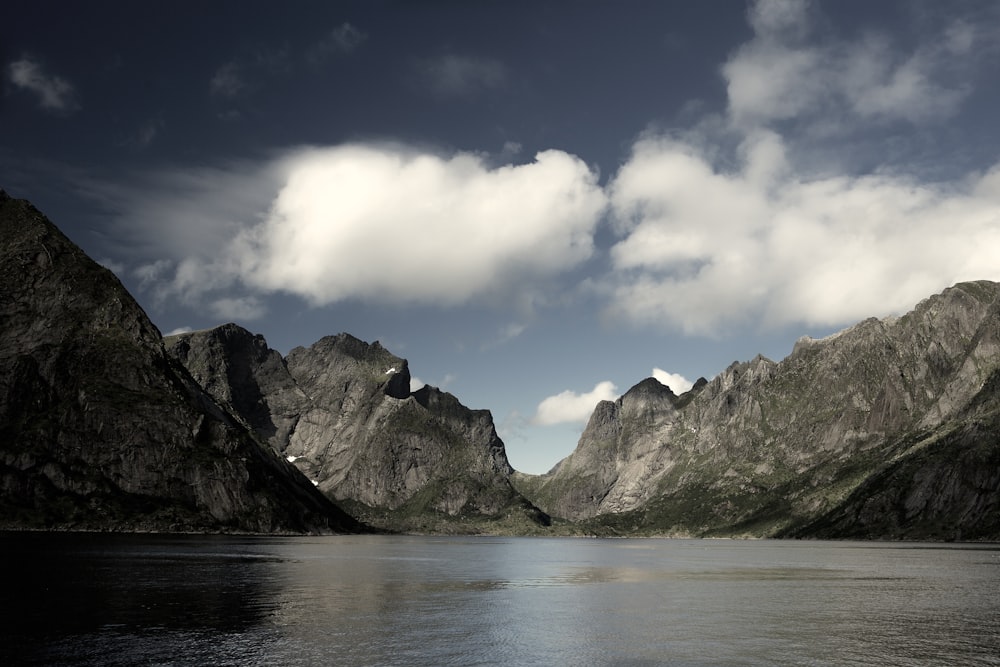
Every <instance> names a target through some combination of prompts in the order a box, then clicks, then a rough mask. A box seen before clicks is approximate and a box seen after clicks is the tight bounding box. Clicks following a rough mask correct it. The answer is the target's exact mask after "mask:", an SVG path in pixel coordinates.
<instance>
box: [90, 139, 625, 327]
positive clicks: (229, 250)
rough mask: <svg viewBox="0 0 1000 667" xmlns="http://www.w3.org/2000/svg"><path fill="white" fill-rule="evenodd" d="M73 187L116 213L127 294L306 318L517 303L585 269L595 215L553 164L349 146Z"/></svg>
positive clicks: (585, 187)
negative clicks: (130, 271) (323, 313)
mask: <svg viewBox="0 0 1000 667" xmlns="http://www.w3.org/2000/svg"><path fill="white" fill-rule="evenodd" d="M86 189H87V192H88V193H89V194H90V195H91V196H93V197H95V198H97V199H99V200H100V201H101V202H102V203H103V204H104V205H105V206H107V207H108V208H109V209H111V210H114V211H117V213H118V214H117V216H116V219H117V220H118V227H119V228H118V229H117V230H116V237H118V238H120V243H121V245H122V247H123V248H128V249H129V252H130V254H131V255H132V256H133V257H137V258H138V260H139V262H140V263H141V266H140V268H139V269H134V272H135V275H136V276H137V277H139V278H140V280H141V281H142V286H143V287H144V288H145V289H147V290H150V291H153V292H154V296H156V297H157V298H168V297H169V298H179V299H180V300H181V301H182V302H184V303H187V304H188V305H190V306H193V307H195V306H198V305H199V304H204V303H207V302H209V301H210V300H211V299H213V298H218V297H219V296H220V294H219V292H227V291H228V290H231V289H234V288H239V289H240V291H241V293H243V294H246V293H247V290H250V291H251V292H256V293H258V294H259V293H265V292H275V291H281V292H287V293H292V294H296V295H299V296H301V297H302V298H304V299H306V300H308V301H309V302H310V303H311V304H313V305H324V304H330V303H333V302H337V301H342V300H348V299H367V300H369V301H373V302H382V303H402V302H414V303H424V304H439V305H455V304H460V303H464V302H468V301H470V300H473V299H478V298H491V299H495V298H500V299H502V300H505V301H510V300H517V299H519V298H521V296H522V293H524V292H528V291H530V290H532V289H535V288H537V287H538V286H539V285H541V284H543V283H544V281H545V280H547V279H549V278H551V277H554V276H559V275H561V274H562V273H564V272H565V271H567V270H569V269H572V268H574V267H576V266H578V265H579V264H580V263H582V262H584V261H586V260H587V259H589V258H590V257H591V256H592V254H593V250H594V248H593V234H594V231H595V228H596V226H597V224H598V222H599V220H600V219H601V216H602V215H603V213H604V211H605V209H606V205H607V198H606V196H605V194H604V192H603V190H602V189H601V188H600V186H599V185H598V184H597V175H596V173H594V172H592V171H591V170H590V169H589V168H588V167H587V165H585V164H584V163H583V162H582V161H581V160H579V159H578V158H576V157H574V156H572V155H569V154H567V153H563V152H560V151H545V152H543V153H539V154H538V155H537V156H536V158H535V160H534V161H532V162H530V163H527V164H520V165H503V166H499V167H493V166H490V164H489V163H488V160H487V158H485V157H482V156H478V155H472V154H466V153H459V154H456V155H453V156H450V157H446V156H440V155H435V154H431V153H427V152H420V151H417V150H415V149H410V148H406V147H402V146H386V145H361V144H355V145H344V146H337V147H333V148H310V149H300V150H294V151H289V152H287V153H285V154H283V155H277V156H274V157H272V158H270V159H266V160H263V161H261V162H256V163H254V162H247V161H245V162H233V163H230V164H222V165H219V166H215V167H197V168H177V169H172V170H164V171H159V172H156V173H152V174H147V175H145V176H141V177H139V179H138V180H137V182H136V183H135V184H133V185H131V186H122V185H114V186H113V185H108V184H100V183H88V184H87V187H86ZM168 276H169V277H168ZM221 296H230V295H229V294H222V295H221ZM249 311H250V312H256V309H255V308H251V309H249ZM516 326H517V325H514V328H510V329H508V330H506V331H505V332H503V333H504V334H505V335H507V336H513V335H515V334H517V333H519V332H518V331H517V330H516Z"/></svg>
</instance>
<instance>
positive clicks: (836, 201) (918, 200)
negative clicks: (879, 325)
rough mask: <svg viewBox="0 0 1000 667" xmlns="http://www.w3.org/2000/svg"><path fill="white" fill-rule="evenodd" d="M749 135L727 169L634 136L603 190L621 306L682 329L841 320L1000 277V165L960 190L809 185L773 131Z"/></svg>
mask: <svg viewBox="0 0 1000 667" xmlns="http://www.w3.org/2000/svg"><path fill="white" fill-rule="evenodd" d="M748 141H749V142H750V143H751V146H750V147H749V148H748V149H747V150H746V151H744V158H745V159H744V163H743V164H742V165H741V166H740V167H739V168H737V169H736V170H735V171H731V172H723V171H721V170H720V169H719V168H717V167H715V166H714V165H713V164H712V163H711V162H710V160H709V158H708V157H707V156H705V155H702V154H699V152H698V150H697V149H696V148H694V147H692V146H690V145H687V144H684V143H681V142H677V141H674V140H671V139H664V138H647V139H644V140H642V141H640V142H638V143H637V144H636V146H635V149H634V152H633V155H632V157H631V158H630V159H629V161H628V162H627V163H626V165H625V166H624V167H623V168H622V169H621V171H620V172H619V173H618V174H617V176H616V177H615V179H614V182H613V184H612V187H611V201H612V207H613V210H614V215H615V216H616V218H617V219H618V221H619V225H620V228H621V229H624V230H625V233H624V238H623V239H622V240H621V241H619V242H618V243H617V244H616V245H615V246H614V247H613V248H612V249H611V258H612V263H613V265H614V269H615V272H616V274H615V284H614V287H613V288H612V289H611V292H612V294H613V297H614V305H613V309H614V310H615V311H616V312H618V313H620V314H624V315H626V316H627V317H629V318H630V319H632V320H633V321H636V322H642V323H649V324H658V325H661V326H666V327H669V328H675V329H680V330H682V331H685V332H687V333H690V334H720V333H725V332H727V331H729V330H731V329H732V328H733V327H734V326H735V325H739V324H747V323H749V324H756V325H758V326H767V325H775V326H778V325H784V324H788V323H792V322H804V323H808V324H814V325H838V324H844V323H848V322H851V321H855V320H857V319H860V318H863V317H867V316H870V315H877V314H888V313H890V312H899V311H903V310H906V309H908V308H909V307H911V306H913V305H914V304H915V303H916V302H917V301H918V300H919V299H921V298H922V297H924V296H926V295H928V294H930V293H932V292H933V291H936V290H938V289H941V288H942V287H945V286H947V285H949V284H952V283H954V282H956V281H959V280H967V279H980V278H987V279H994V280H997V279H1000V265H998V264H997V263H996V261H995V260H994V259H993V258H996V257H1000V213H998V211H1000V191H998V188H997V185H996V184H997V182H998V181H1000V177H998V174H1000V166H998V167H996V168H994V169H993V170H991V171H990V172H988V173H986V174H983V175H976V176H973V177H971V178H969V179H968V180H967V181H966V182H965V183H962V184H928V183H920V182H918V181H916V180H914V179H910V178H907V177H904V176H896V175H891V174H873V175H868V176H860V177H848V176H833V177H826V178H815V179H813V180H806V179H802V178H800V177H797V176H796V175H795V174H794V171H793V170H789V169H787V168H785V167H783V166H782V160H781V157H780V156H781V154H782V152H783V151H782V150H781V147H782V146H781V143H782V142H781V141H780V139H778V138H777V137H776V136H775V135H770V136H768V137H765V138H763V139H762V138H760V137H753V138H751V139H749V140H748ZM761 163H764V164H766V165H767V167H766V168H762V167H761V166H760V165H761Z"/></svg>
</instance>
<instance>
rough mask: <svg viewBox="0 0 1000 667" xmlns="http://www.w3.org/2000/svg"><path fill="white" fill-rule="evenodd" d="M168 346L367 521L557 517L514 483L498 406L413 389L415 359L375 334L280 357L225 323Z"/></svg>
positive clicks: (452, 522)
mask: <svg viewBox="0 0 1000 667" xmlns="http://www.w3.org/2000/svg"><path fill="white" fill-rule="evenodd" d="M166 344H167V347H168V350H169V351H170V353H171V354H173V355H174V356H175V357H176V358H177V359H178V360H179V361H180V362H181V363H183V364H184V365H185V367H186V368H187V369H188V371H189V372H190V373H191V375H192V376H193V377H194V378H195V379H196V380H197V381H198V382H199V383H201V385H202V386H204V387H205V388H206V389H207V390H208V391H209V392H210V393H211V394H212V395H213V396H214V397H215V398H216V399H217V400H218V401H220V402H221V403H224V404H226V405H228V406H231V407H232V409H233V410H234V411H235V412H237V413H238V414H240V415H241V416H242V417H243V419H245V420H246V422H247V423H248V425H249V426H250V427H251V428H252V429H253V430H254V431H255V432H256V433H257V434H258V435H259V436H260V437H261V438H264V439H266V440H267V442H269V444H270V446H271V447H272V448H273V450H274V451H275V452H279V453H280V454H281V455H282V456H284V457H286V458H287V459H288V460H289V461H292V462H294V465H295V466H297V467H298V468H299V469H300V470H301V471H302V472H303V473H305V474H306V475H307V476H308V477H309V478H310V479H311V480H313V481H314V483H315V484H316V485H317V486H318V487H319V489H320V490H322V491H324V492H326V493H327V494H328V495H330V496H331V497H333V498H336V499H337V500H339V501H343V502H344V503H345V507H349V508H351V509H352V510H353V511H355V512H357V513H358V514H359V515H361V516H363V517H364V518H365V519H366V520H367V521H371V522H373V523H375V524H377V525H380V526H382V527H386V528H392V529H399V530H421V529H427V530H446V531H462V532H465V531H471V532H475V531H477V530H479V529H481V528H483V527H484V525H485V524H491V527H490V530H496V529H497V526H498V525H500V524H504V525H506V528H505V529H506V530H510V531H513V532H523V531H526V530H527V531H530V530H532V529H534V528H537V527H538V526H539V525H544V524H546V523H547V522H548V517H546V516H545V515H544V514H543V513H541V512H540V511H538V509H537V508H535V507H533V506H531V504H530V503H528V502H527V501H526V500H525V499H524V498H523V497H522V496H521V495H520V494H519V493H518V492H517V491H516V490H515V489H514V488H513V486H512V485H511V482H510V476H511V474H512V473H513V470H512V469H511V467H510V464H509V463H508V461H507V455H506V451H505V450H504V445H503V442H502V441H501V440H500V438H499V437H498V436H497V433H496V429H495V428H494V425H493V419H492V416H491V415H490V413H489V412H488V411H486V410H470V409H468V408H466V407H465V406H463V405H462V404H461V403H459V401H458V399H456V398H455V397H454V396H452V395H451V394H448V393H445V392H442V391H440V390H438V389H436V388H433V387H423V388H421V389H419V390H417V391H415V392H411V391H410V372H409V367H408V364H407V361H406V360H405V359H401V358H399V357H396V356H394V355H393V354H391V353H390V352H389V351H388V350H386V349H385V348H383V347H382V346H381V345H380V344H379V343H377V342H376V343H372V344H368V343H365V342H363V341H361V340H358V339H357V338H354V337H353V336H350V335H348V334H339V335H337V336H328V337H326V338H323V339H322V340H320V341H318V342H316V343H315V344H313V345H312V346H310V347H308V348H302V347H298V348H295V349H294V350H292V351H291V352H289V354H288V356H287V357H286V358H285V359H282V358H281V355H280V354H279V353H278V352H276V351H274V350H271V349H269V348H268V347H267V344H266V342H265V341H264V339H263V338H262V337H260V336H255V335H253V334H251V333H250V332H248V331H246V330H244V329H242V328H241V327H238V326H236V325H235V324H227V325H224V326H221V327H217V328H215V329H210V330H207V331H199V332H192V333H187V334H181V335H178V336H171V337H169V338H167V339H166ZM501 529H504V528H501Z"/></svg>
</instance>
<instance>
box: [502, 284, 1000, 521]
mask: <svg viewBox="0 0 1000 667" xmlns="http://www.w3.org/2000/svg"><path fill="white" fill-rule="evenodd" d="M998 367H1000V286H998V285H996V284H994V283H990V282H974V283H962V284H959V285H956V286H955V287H953V288H950V289H948V290H946V291H945V292H944V293H942V294H939V295H937V296H934V297H931V298H929V299H927V300H925V301H924V302H922V303H920V304H919V305H918V306H917V307H916V308H915V309H914V310H913V311H912V312H910V313H908V314H907V315H905V316H903V317H900V318H889V319H885V320H876V319H869V320H865V321H863V322H861V323H859V324H857V325H855V326H854V327H851V328H850V329H847V330H845V331H842V332H840V333H838V334H836V335H834V336H831V337H829V338H826V339H822V340H812V339H808V338H804V339H801V340H800V341H799V342H798V343H797V344H796V346H795V349H794V350H793V352H792V353H791V355H789V356H788V357H787V358H786V359H784V360H783V361H781V362H780V363H775V362H772V361H770V360H768V359H766V358H764V357H757V358H756V359H754V360H752V361H750V362H746V363H734V364H733V365H731V366H730V367H729V368H727V369H726V370H725V371H724V372H722V373H720V374H719V375H718V376H717V377H715V378H714V379H712V380H711V381H709V382H699V384H698V386H697V387H696V388H695V389H692V391H691V392H688V393H687V394H685V395H683V396H681V397H675V396H673V395H672V394H669V393H668V391H669V390H666V388H662V389H660V390H655V385H654V384H653V383H655V380H652V379H647V380H644V381H643V382H642V383H640V384H639V385H637V386H636V387H633V388H632V389H631V390H629V391H628V392H627V393H626V394H625V395H624V396H622V397H621V398H620V399H619V400H618V401H617V402H615V403H603V404H601V405H599V406H598V407H597V409H596V410H595V411H594V414H593V416H592V418H591V420H590V423H589V424H588V426H587V428H586V430H585V431H584V433H583V436H582V437H581V439H580V442H579V444H578V446H577V449H576V450H575V451H574V452H573V454H571V455H570V456H569V457H568V458H567V459H566V460H564V461H562V462H561V463H560V464H559V465H558V466H557V467H556V468H554V469H553V470H552V471H551V472H550V473H548V474H547V475H545V476H542V477H540V478H534V479H531V478H526V477H524V476H518V477H517V478H516V482H517V484H518V486H519V488H521V489H522V490H523V491H524V492H525V493H526V494H527V495H528V497H529V498H531V499H532V500H533V501H534V502H535V503H536V504H538V505H539V506H540V507H541V508H542V509H544V510H546V511H548V512H550V513H552V514H553V515H556V516H564V517H567V518H569V519H575V520H581V519H584V520H585V519H589V520H592V521H593V522H594V523H595V525H604V526H611V527H614V528H615V529H620V530H638V531H644V532H657V533H676V534H698V535H701V534H714V533H720V532H721V533H725V534H750V535H774V534H802V535H804V534H808V530H807V529H806V528H805V526H809V525H814V522H815V521H817V520H818V518H819V517H823V516H826V515H827V514H828V513H830V512H833V511H834V510H835V509H836V508H838V507H841V505H842V503H844V502H846V501H847V499H848V498H849V497H851V498H854V500H853V501H852V502H853V503H854V505H851V507H856V506H857V503H859V502H861V500H859V498H861V499H863V498H865V497H870V496H871V495H872V494H874V493H875V488H876V487H875V486H872V485H877V479H882V480H883V482H884V483H883V485H882V486H880V487H878V488H880V489H881V490H880V491H879V494H880V495H879V497H881V498H883V501H884V503H888V504H889V505H893V506H896V505H899V504H900V503H902V504H903V505H907V503H909V505H908V506H910V507H913V506H916V505H915V504H914V503H916V504H920V503H917V501H915V500H913V499H914V498H918V497H919V498H926V499H928V500H927V502H926V503H924V504H923V505H921V506H922V507H926V508H928V509H927V511H926V512H918V513H917V514H916V515H914V517H916V520H918V521H923V520H924V519H925V518H926V516H927V515H928V514H927V513H928V512H930V513H935V514H934V516H936V517H938V518H937V519H936V521H938V522H941V521H944V517H947V518H948V519H949V520H951V521H953V523H954V526H953V529H954V531H955V532H960V533H961V534H963V535H970V534H977V535H978V534H981V531H980V530H979V527H981V526H982V525H984V524H983V522H984V521H986V523H987V524H988V523H989V521H990V520H989V519H983V518H982V516H981V515H980V514H977V513H976V512H962V511H960V510H959V505H960V504H961V503H958V500H957V499H958V498H959V497H962V498H964V500H962V502H963V503H966V505H967V504H968V503H973V504H975V503H980V505H978V506H980V507H982V508H985V509H984V510H983V511H984V512H986V514H989V512H990V511H993V512H995V507H996V500H995V499H996V494H997V489H996V485H995V476H996V473H997V468H996V464H995V461H996V450H997V447H1000V444H998V438H997V436H996V431H992V430H991V428H990V427H989V426H988V425H989V424H990V423H992V422H990V421H989V419H988V418H985V417H980V418H978V419H979V421H973V422H969V421H968V419H969V418H968V417H966V416H963V415H965V412H963V411H964V410H966V409H967V407H968V406H969V405H971V404H972V403H973V402H974V401H980V402H983V400H984V399H983V398H982V396H981V392H982V391H986V392H989V391H994V390H993V389H990V385H989V383H986V380H987V379H988V378H990V377H991V376H992V375H991V374H992V373H994V372H995V371H996V369H997V368H998ZM984 383H985V384H984ZM651 387H652V388H653V389H652V390H651ZM977 397H978V398H977ZM984 420H985V421H984ZM928 434H934V435H933V437H931V436H928ZM963 434H964V435H963ZM929 437H930V438H931V440H930V441H932V442H934V443H936V444H935V448H934V449H933V450H932V449H928V450H926V451H925V452H923V454H921V457H923V458H920V457H918V458H913V459H910V458H906V457H904V454H905V453H906V452H909V451H911V450H912V449H913V446H914V444H913V443H914V442H925V441H928V440H927V439H928V438H929ZM931 451H938V452H939V454H938V455H937V456H938V458H936V459H935V458H933V457H930V452H931ZM968 451H972V452H976V453H975V454H974V455H973V454H963V453H962V452H968ZM989 452H992V454H989ZM990 456H992V457H993V458H992V459H991V458H990ZM927 457H930V458H927ZM969 457H972V458H969ZM984 457H985V458H984ZM948 460H952V461H953V462H954V463H955V466H958V467H955V468H953V469H949V470H950V471H949V472H947V474H945V472H946V471H944V470H943V469H941V468H940V467H939V466H938V464H943V463H944V462H946V461H948ZM933 461H937V463H933ZM960 461H966V466H967V467H966V468H962V467H961V466H960V465H959V463H958V462H960ZM990 461H993V463H989V462H990ZM921 462H923V463H921ZM973 462H975V463H973ZM980 463H982V465H984V466H986V470H987V472H984V473H981V474H980V475H979V476H975V477H970V475H969V474H968V473H969V471H970V470H971V467H975V466H976V465H979V464H980ZM887 466H888V467H887ZM914 466H916V467H914ZM970 466H971V467H970ZM989 466H993V467H992V468H990V467H989ZM893 470H894V471H895V472H892V471H893ZM949 475H950V477H949ZM980 477H982V479H981V480H980V481H979V482H976V483H975V484H973V485H972V486H971V487H969V488H970V489H973V490H972V491H970V490H968V489H966V491H962V492H960V491H957V490H955V489H956V488H957V487H947V489H946V488H945V487H940V489H938V490H935V489H937V488H938V487H930V486H927V484H928V483H929V482H930V480H932V479H937V480H940V479H943V478H950V479H955V480H957V479H971V478H975V479H980ZM904 479H906V480H910V481H908V482H906V484H903V483H902V480H904ZM920 479H923V480H925V481H924V482H920V481H919V480H920ZM915 480H916V481H915ZM866 481H867V482H868V485H867V486H866ZM904 487H905V488H906V489H910V490H909V491H903V490H901V489H903V488H904ZM948 489H950V490H948ZM855 493H857V494H862V495H860V496H852V494H855ZM864 494H868V496H865V495H864ZM900 494H902V495H900ZM949 494H950V495H949ZM963 494H965V495H963ZM970 494H971V495H970ZM990 494H992V496H991V495H990ZM967 496H968V497H967ZM973 497H976V498H978V500H974V499H973ZM907 498H908V499H909V500H906V499H907ZM931 498H936V500H931ZM949 498H952V500H954V502H952V500H949ZM990 498H992V500H990ZM868 506H869V507H874V506H875V505H871V504H869V505H868ZM844 507H845V509H843V511H842V513H841V514H840V515H838V516H840V519H838V520H834V519H832V518H830V519H828V520H827V521H826V522H825V523H824V525H825V526H826V528H825V529H824V530H825V531H826V532H824V533H823V534H826V535H834V534H845V535H847V534H854V533H852V532H851V531H849V530H848V529H847V526H848V524H849V523H850V522H849V521H848V520H847V519H845V518H844V517H846V516H848V515H850V511H851V510H849V509H846V507H847V506H844ZM989 508H994V509H993V510H990V509H989ZM904 514H905V513H904ZM918 515H919V516H918ZM853 516H860V515H857V514H854V515H853ZM870 516H874V515H873V514H872V515H870ZM992 516H993V519H992V520H993V521H995V520H996V516H995V514H994V515H992ZM914 517H910V519H905V520H903V521H902V522H901V523H899V524H898V525H897V524H892V525H888V526H886V527H884V529H881V530H883V532H884V533H885V536H888V537H891V536H894V535H899V536H908V535H910V534H911V532H908V530H909V529H908V528H907V526H910V525H911V524H912V523H913V519H914ZM859 520H860V519H859ZM868 523H870V521H869V522H867V523H866V522H862V524H864V525H868ZM862 524H858V525H859V526H860V525H862ZM816 525H818V524H816ZM858 529H859V530H867V529H865V528H858ZM873 530H874V529H873ZM802 531H806V532H802ZM838 531H839V532H838ZM876 532H877V531H876ZM912 534H916V533H912Z"/></svg>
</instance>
